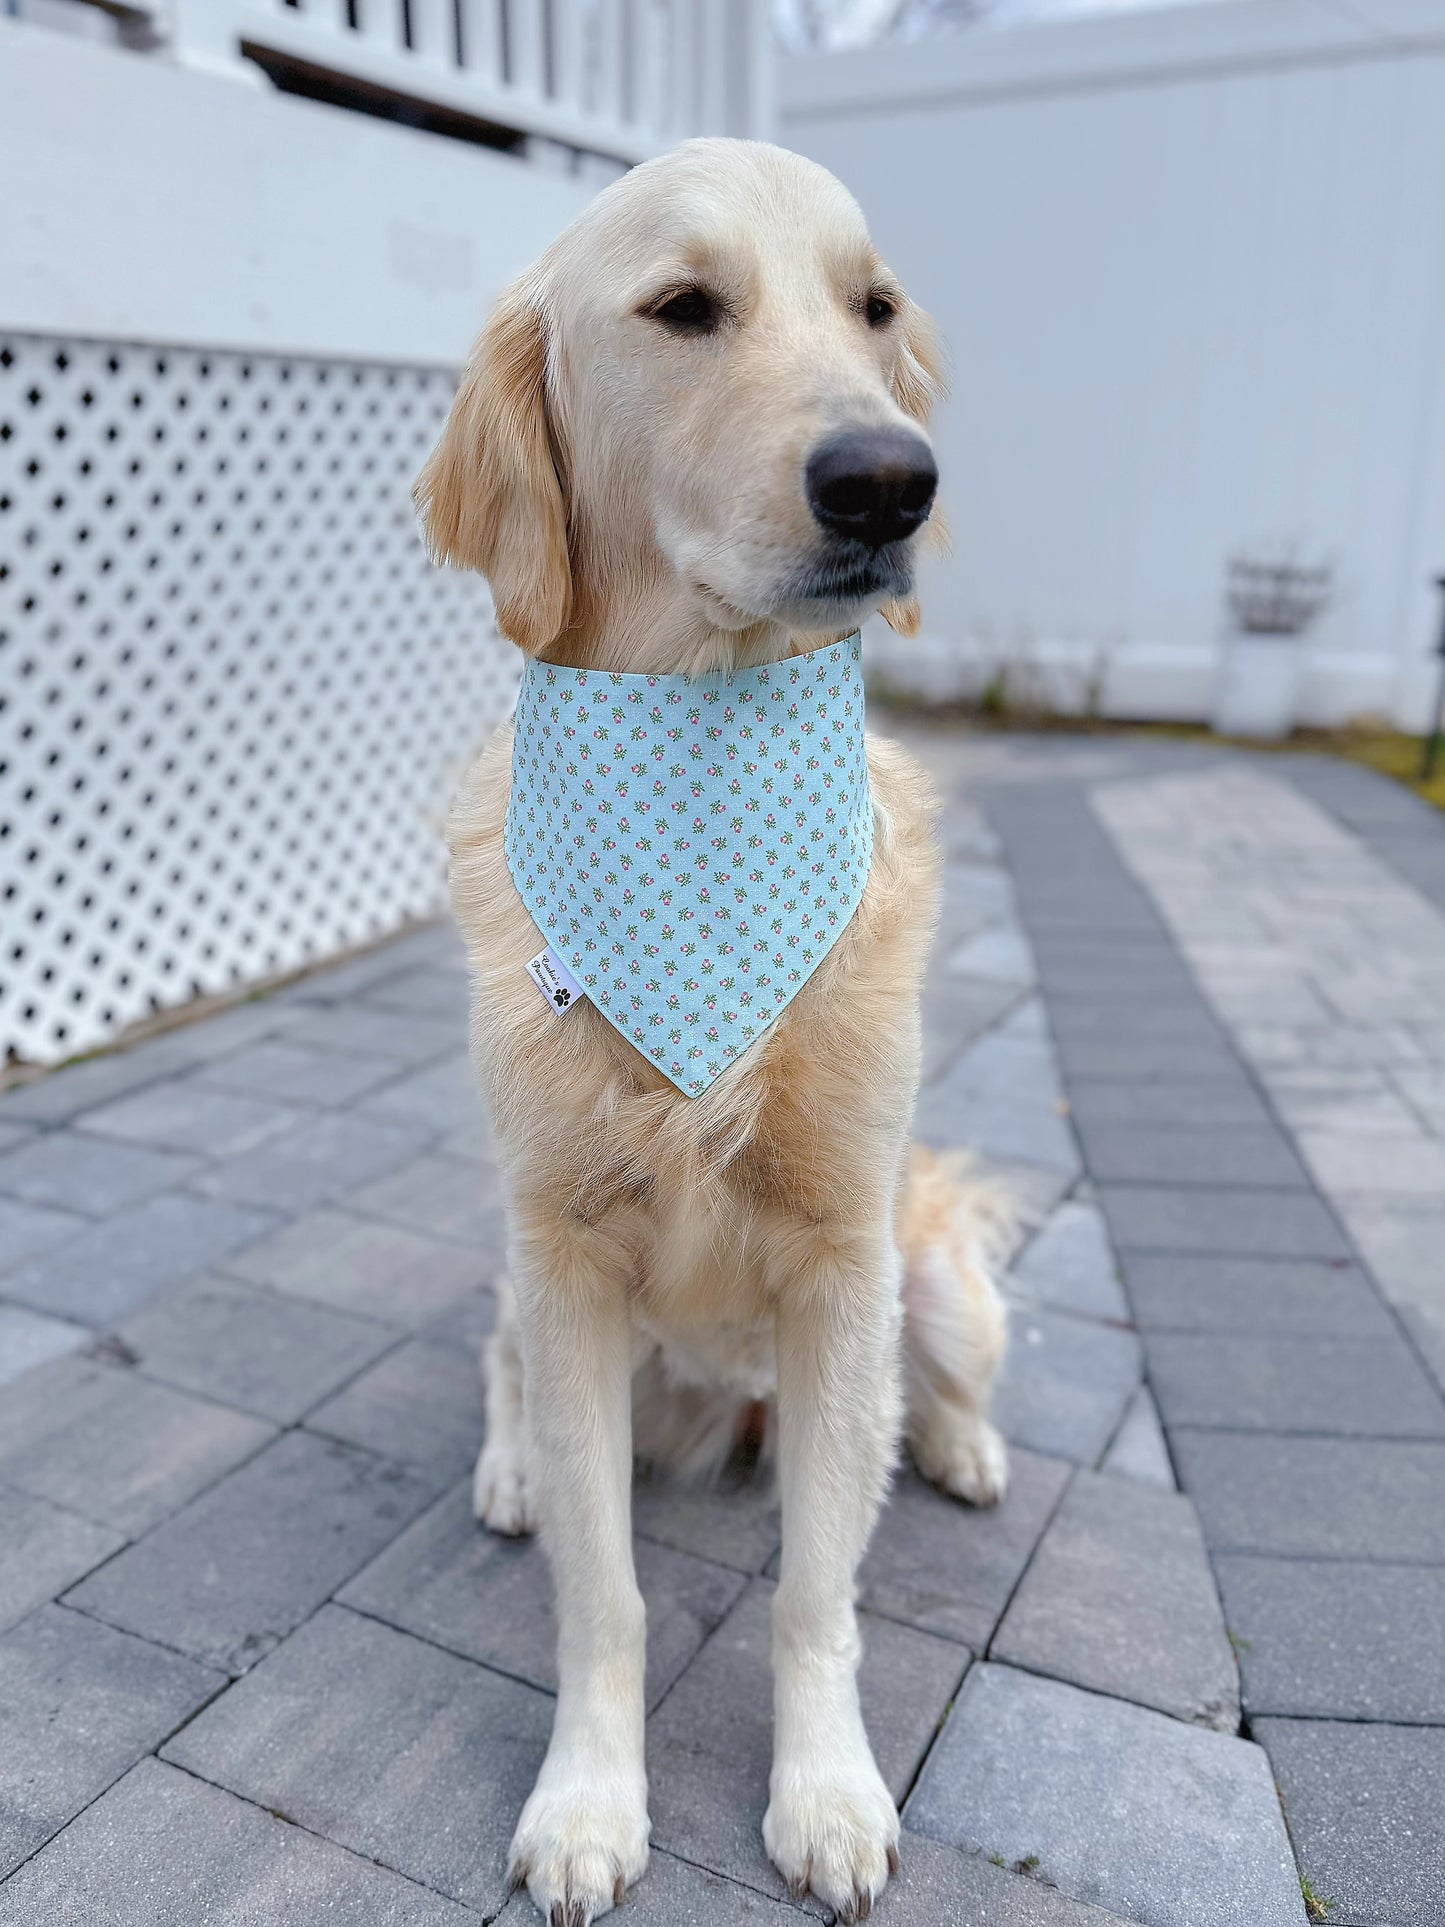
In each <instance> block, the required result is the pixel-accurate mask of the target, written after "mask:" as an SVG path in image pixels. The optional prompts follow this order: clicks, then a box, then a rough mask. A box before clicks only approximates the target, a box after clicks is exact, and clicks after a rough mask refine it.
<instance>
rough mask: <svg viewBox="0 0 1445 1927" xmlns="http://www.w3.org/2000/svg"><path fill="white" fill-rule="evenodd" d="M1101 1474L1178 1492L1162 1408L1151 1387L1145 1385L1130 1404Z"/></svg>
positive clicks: (1103, 1463) (1102, 1462) (1107, 1453)
mask: <svg viewBox="0 0 1445 1927" xmlns="http://www.w3.org/2000/svg"><path fill="white" fill-rule="evenodd" d="M1099 1470H1100V1471H1101V1472H1106V1473H1108V1474H1109V1475H1110V1477H1111V1478H1116V1479H1137V1480H1139V1481H1140V1483H1141V1484H1143V1485H1154V1486H1159V1487H1161V1488H1162V1489H1163V1490H1164V1491H1166V1492H1173V1491H1174V1490H1175V1479H1174V1466H1173V1463H1172V1461H1171V1460H1170V1457H1169V1447H1168V1446H1167V1445H1166V1444H1165V1442H1164V1428H1163V1426H1162V1425H1161V1424H1160V1423H1159V1408H1158V1407H1157V1406H1156V1405H1155V1403H1154V1400H1153V1397H1152V1395H1151V1393H1150V1391H1149V1387H1148V1386H1147V1385H1141V1386H1140V1387H1139V1389H1138V1391H1137V1392H1135V1394H1134V1396H1133V1398H1132V1399H1131V1400H1130V1402H1129V1409H1128V1411H1126V1412H1125V1414H1124V1417H1123V1420H1122V1422H1121V1424H1120V1426H1119V1429H1118V1431H1117V1432H1116V1433H1115V1434H1114V1437H1113V1440H1112V1442H1111V1444H1110V1446H1109V1449H1108V1451H1107V1452H1106V1453H1105V1454H1104V1457H1103V1459H1102V1460H1101V1461H1100V1465H1099Z"/></svg>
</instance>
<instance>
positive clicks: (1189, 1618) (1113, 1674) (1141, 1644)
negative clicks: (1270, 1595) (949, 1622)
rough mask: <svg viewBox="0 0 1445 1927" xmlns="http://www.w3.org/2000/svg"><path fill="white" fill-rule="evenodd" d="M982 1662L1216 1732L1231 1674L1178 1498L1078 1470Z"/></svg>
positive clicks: (1229, 1702) (1189, 1512) (1204, 1563)
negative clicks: (1004, 1665)
mask: <svg viewBox="0 0 1445 1927" xmlns="http://www.w3.org/2000/svg"><path fill="white" fill-rule="evenodd" d="M989 1657H990V1658H991V1659H996V1660H1006V1661H1009V1662H1011V1663H1012V1664H1014V1665H1016V1666H1023V1667H1026V1668H1027V1669H1028V1670H1029V1671H1030V1672H1033V1673H1046V1674H1048V1675H1049V1677H1050V1678H1053V1679H1064V1680H1068V1681H1070V1682H1071V1683H1072V1684H1073V1685H1075V1686H1087V1687H1089V1688H1090V1689H1091V1690H1092V1691H1094V1692H1096V1693H1109V1694H1112V1695H1113V1696H1114V1697H1115V1698H1116V1699H1126V1700H1133V1701H1134V1702H1135V1703H1136V1704H1138V1705H1140V1706H1153V1707H1156V1708H1157V1709H1158V1710H1159V1711H1160V1712H1161V1713H1172V1714H1173V1715H1174V1717H1175V1718H1176V1719H1181V1720H1192V1721H1193V1722H1195V1723H1196V1724H1197V1725H1200V1726H1212V1727H1215V1728H1217V1729H1218V1730H1219V1731H1220V1732H1223V1733H1233V1732H1236V1731H1237V1730H1238V1727H1239V1676H1238V1672H1237V1669H1236V1667H1235V1663H1234V1654H1233V1652H1232V1650H1231V1648H1230V1644H1229V1641H1228V1639H1227V1638H1226V1637H1225V1632H1224V1619H1223V1615H1222V1614H1221V1612H1220V1609H1219V1597H1218V1594H1217V1593H1216V1592H1215V1589H1214V1576H1213V1574H1212V1573H1211V1571H1210V1567H1209V1558H1208V1555H1207V1554H1206V1552H1205V1550H1204V1540H1203V1536H1202V1535H1201V1533H1200V1530H1199V1521H1198V1519H1197V1517H1196V1516H1195V1511H1194V1507H1193V1505H1192V1504H1191V1503H1190V1501H1189V1500H1188V1499H1186V1498H1184V1497H1183V1496H1182V1495H1181V1494H1179V1493H1176V1492H1160V1491H1155V1490H1152V1489H1151V1488H1150V1487H1148V1486H1144V1485H1138V1484H1134V1483H1132V1482H1130V1481H1127V1480H1123V1479H1108V1478H1102V1477H1100V1476H1098V1475H1097V1474H1094V1473H1090V1472H1080V1473H1079V1474H1078V1476H1077V1477H1076V1478H1075V1479H1074V1481H1073V1483H1072V1485H1071V1486H1070V1487H1069V1490H1068V1492H1067V1493H1066V1494H1065V1495H1064V1501H1063V1504H1062V1505H1061V1506H1060V1507H1059V1509H1058V1511H1057V1512H1056V1513H1055V1515H1054V1518H1053V1521H1052V1523H1051V1524H1050V1526H1049V1529H1048V1531H1047V1532H1046V1533H1045V1534H1044V1536H1043V1539H1042V1540H1041V1541H1040V1544H1039V1548H1038V1550H1037V1552H1035V1554H1034V1556H1033V1559H1032V1561H1031V1563H1030V1565H1029V1568H1028V1570H1027V1572H1025V1574H1024V1576H1023V1580H1022V1581H1021V1583H1020V1585H1019V1589H1018V1591H1017V1592H1016V1593H1015V1594H1014V1597H1013V1600H1012V1601H1011V1603H1010V1605H1009V1609H1008V1611H1007V1612H1006V1613H1005V1615H1004V1619H1003V1624H1002V1625H1001V1626H1000V1627H999V1629H998V1631H997V1632H996V1633H995V1634H994V1638H993V1644H992V1646H991V1647H990V1648H989Z"/></svg>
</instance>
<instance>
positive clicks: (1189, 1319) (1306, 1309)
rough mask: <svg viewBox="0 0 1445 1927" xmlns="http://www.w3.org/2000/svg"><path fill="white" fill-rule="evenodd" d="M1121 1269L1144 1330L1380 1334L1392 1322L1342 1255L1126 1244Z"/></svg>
mask: <svg viewBox="0 0 1445 1927" xmlns="http://www.w3.org/2000/svg"><path fill="white" fill-rule="evenodd" d="M1123 1269H1124V1277H1125V1281H1126V1283H1127V1285H1128V1291H1129V1298H1130V1301H1131V1302H1132V1304H1133V1306H1134V1314H1135V1317H1136V1318H1137V1320H1138V1322H1139V1324H1140V1326H1141V1327H1142V1328H1144V1329H1145V1330H1150V1329H1154V1330H1158V1331H1200V1332H1210V1331H1217V1332H1230V1331H1234V1332H1257V1333H1259V1334H1261V1335H1268V1334H1280V1335H1285V1336H1289V1335H1296V1336H1298V1337H1301V1338H1307V1337H1321V1338H1328V1337H1335V1338H1377V1337H1380V1336H1383V1335H1385V1334H1387V1333H1389V1332H1391V1331H1393V1329H1394V1326H1393V1324H1392V1322H1391V1319H1390V1314H1389V1313H1388V1312H1387V1311H1386V1309H1385V1307H1384V1306H1383V1305H1382V1304H1381V1302H1380V1300H1379V1297H1378V1295H1377V1294H1376V1293H1375V1291H1374V1290H1373V1289H1372V1287H1371V1285H1370V1281H1369V1279H1368V1278H1366V1276H1365V1275H1364V1273H1363V1272H1362V1271H1361V1270H1360V1268H1359V1266H1358V1265H1352V1264H1346V1263H1344V1262H1343V1261H1341V1260H1339V1259H1308V1258H1239V1257H1228V1258H1219V1257H1214V1256H1211V1255H1210V1254H1208V1253H1203V1252H1196V1253H1187V1254H1186V1253H1182V1252H1170V1253H1168V1254H1167V1255H1164V1254H1159V1253H1149V1252H1129V1253H1126V1254H1125V1257H1124V1259H1123Z"/></svg>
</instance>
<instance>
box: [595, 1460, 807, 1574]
mask: <svg viewBox="0 0 1445 1927" xmlns="http://www.w3.org/2000/svg"><path fill="white" fill-rule="evenodd" d="M632 1529H633V1531H634V1533H636V1534H637V1535H638V1537H640V1538H644V1539H655V1540H656V1541H657V1542H658V1544H659V1545H664V1546H675V1547H676V1548H677V1549H678V1551H680V1552H693V1553H696V1554H697V1556H698V1558H700V1559H714V1560H716V1561H717V1562H718V1564H719V1565H724V1566H732V1567H733V1568H734V1569H735V1570H736V1571H738V1572H761V1571H762V1570H763V1568H764V1567H765V1566H766V1565H767V1564H768V1561H769V1560H770V1559H771V1558H772V1557H773V1555H774V1554H775V1553H776V1552H777V1550H778V1547H779V1546H780V1545H781V1544H782V1541H783V1522H782V1517H781V1513H780V1511H779V1506H778V1494H777V1487H776V1481H775V1480H774V1479H773V1478H771V1477H769V1476H768V1475H766V1474H760V1475H758V1476H756V1477H753V1478H749V1479H745V1480H738V1481H736V1482H734V1481H725V1482H724V1483H722V1484H720V1485H719V1486H717V1487H716V1488H708V1487H703V1488H702V1489H696V1488H694V1487H692V1486H690V1485H689V1484H688V1483H687V1482H686V1481H685V1480H681V1479H671V1478H668V1477H667V1476H666V1475H665V1474H661V1473H658V1474H652V1473H649V1472H647V1471H646V1470H641V1471H639V1472H638V1474H637V1477H636V1478H635V1479H634V1481H633V1486H632Z"/></svg>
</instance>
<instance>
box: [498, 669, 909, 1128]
mask: <svg viewBox="0 0 1445 1927" xmlns="http://www.w3.org/2000/svg"><path fill="white" fill-rule="evenodd" d="M505 849H506V856H507V867H508V869H509V870H510V871H511V873H512V881H513V882H514V883H515V884H516V886H517V889H518V890H519V891H520V893H521V896H522V900H523V902H524V903H525V904H526V906H527V908H528V910H529V911H530V912H531V914H532V918H533V921H534V922H535V923H536V925H537V928H538V930H540V931H541V933H542V935H543V937H544V938H545V939H546V941H547V945H548V949H549V950H550V952H552V953H553V961H554V962H555V961H558V960H560V963H561V964H562V966H563V967H564V970H565V971H566V972H570V975H571V977H572V978H573V979H574V980H575V982H576V985H577V987H578V989H579V990H580V992H581V993H582V994H583V995H585V996H586V997H587V998H589V999H590V1001H591V1002H592V1003H593V1004H595V1005H596V1007H597V1008H598V1010H600V1011H601V1012H602V1015H603V1016H604V1017H606V1018H607V1019H608V1021H609V1022H610V1023H611V1024H612V1025H614V1027H615V1028H616V1029H617V1030H618V1031H620V1032H621V1034H622V1035H623V1036H624V1037H625V1038H626V1039H627V1041H628V1042H629V1043H630V1044H634V1045H635V1046H636V1047H637V1049H638V1050H640V1051H641V1052H642V1053H643V1055H644V1056H645V1057H648V1058H650V1059H651V1061H652V1062H653V1063H654V1064H656V1066H657V1067H658V1069H659V1070H661V1071H662V1072H663V1073H664V1074H665V1075H666V1076H667V1077H669V1078H670V1079H671V1080H672V1082H673V1083H674V1084H675V1085H676V1086H677V1088H678V1089H679V1090H680V1091H683V1092H685V1093H686V1095H687V1096H689V1097H697V1096H699V1095H700V1093H701V1092H703V1091H705V1090H706V1089H707V1087H708V1086H709V1085H710V1084H711V1083H712V1082H713V1080H714V1079H715V1078H717V1077H719V1076H720V1075H721V1074H722V1072H723V1071H725V1070H726V1069H727V1067H728V1065H729V1064H731V1063H732V1062H733V1060H734V1059H735V1058H737V1057H739V1056H741V1054H742V1053H743V1052H744V1051H745V1050H746V1049H747V1048H748V1046H749V1044H752V1043H755V1042H756V1041H757V1039H758V1038H759V1037H761V1036H762V1034H763V1032H764V1031H765V1030H766V1029H767V1027H768V1025H769V1024H771V1023H772V1022H773V1020H774V1019H775V1018H776V1017H777V1016H778V1014H779V1012H781V1011H782V1010H784V1009H785V1008H786V1007H787V1005H788V1004H789V1003H790V1002H791V1001H792V999H793V998H794V997H795V996H796V995H797V993H798V992H799V990H801V989H802V987H803V985H804V984H805V983H806V982H807V981H808V978H809V977H810V976H811V975H812V974H813V972H814V971H815V970H816V969H817V967H818V965H819V964H820V963H821V962H822V961H823V959H824V957H826V956H827V954H828V952H829V950H831V949H832V947H833V945H834V943H835V942H836V941H837V939H838V937H839V936H840V935H841V933H842V931H843V929H844V928H845V926H846V925H847V922H848V919H849V918H850V917H851V916H852V914H853V912H854V911H855V910H856V909H857V907H858V903H859V900H860V898H861V897H862V895H863V886H864V884H865V883H866V882H867V881H868V860H869V857H870V855H871V854H872V849H873V808H872V803H871V800H870V798H869V794H868V761H867V752H866V749H865V745H864V735H863V676H862V669H861V643H860V641H859V638H858V636H857V635H852V636H848V637H847V638H846V639H845V640H844V641H842V642H835V643H832V644H830V645H829V646H828V647H827V648H824V649H814V650H811V651H810V652H809V653H808V654H807V655H805V656H789V657H785V658H784V659H783V660H782V661H781V662H772V663H767V664H765V665H763V666H762V667H760V668H757V669H739V670H733V671H731V672H727V673H724V672H721V671H719V672H717V673H714V674H711V675H704V676H697V677H694V678H691V679H689V678H688V677H686V676H644V675H613V674H611V673H609V672H607V671H603V670H595V669H561V668H558V667H557V666H556V665H555V664H554V663H546V662H538V661H537V660H535V658H529V659H528V661H527V664H526V667H525V668H524V670H523V672H522V687H521V693H520V694H519V696H518V698H517V716H516V724H515V734H514V738H513V744H512V793H511V797H510V800H509V802H508V805H507V827H506V836H505ZM545 954H546V953H544V956H545ZM542 961H543V960H542V959H541V958H539V959H537V960H536V962H537V963H539V964H540V963H541V962H542ZM533 974H534V977H536V978H537V981H538V982H539V983H541V982H542V979H541V977H540V976H538V974H537V972H535V971H534V973H533ZM553 974H555V976H556V980H557V981H558V982H562V983H564V984H565V977H563V976H562V975H561V973H553ZM549 981H550V976H549ZM543 988H544V990H545V989H546V988H547V986H546V985H544V986H543ZM550 1001H553V1002H554V1003H555V1004H556V1005H557V1006H558V1007H564V1006H565V1005H566V1003H567V1002H568V994H567V993H566V992H565V991H564V992H562V993H560V994H559V993H558V992H557V991H556V990H553V992H552V996H551V998H550Z"/></svg>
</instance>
